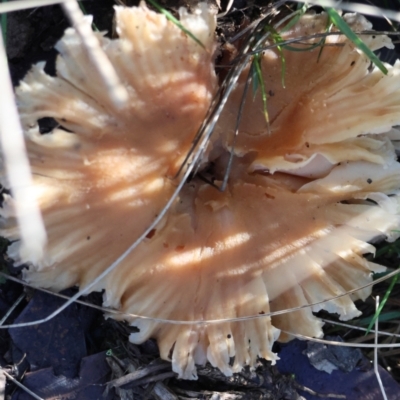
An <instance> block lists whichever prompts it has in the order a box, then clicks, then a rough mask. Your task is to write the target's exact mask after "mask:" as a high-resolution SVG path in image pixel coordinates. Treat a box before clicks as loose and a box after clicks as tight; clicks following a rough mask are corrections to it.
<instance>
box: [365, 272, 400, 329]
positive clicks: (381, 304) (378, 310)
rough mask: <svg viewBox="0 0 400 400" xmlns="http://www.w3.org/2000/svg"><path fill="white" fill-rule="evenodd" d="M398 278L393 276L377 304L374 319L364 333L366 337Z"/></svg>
mask: <svg viewBox="0 0 400 400" xmlns="http://www.w3.org/2000/svg"><path fill="white" fill-rule="evenodd" d="M398 278H399V275H395V276H394V277H393V278H392V281H391V282H390V285H389V287H388V289H387V290H386V293H385V296H384V297H383V299H382V301H381V303H380V304H379V307H378V309H377V310H376V311H375V315H374V317H373V318H372V320H371V322H370V323H369V325H368V328H367V331H366V332H365V334H366V335H368V333H369V332H370V331H371V329H372V327H373V326H374V324H375V321H376V320H377V319H378V318H379V315H380V313H381V311H382V309H383V307H384V306H385V304H386V302H387V299H388V298H389V296H390V293H391V292H392V289H393V287H394V285H395V284H396V282H397V279H398Z"/></svg>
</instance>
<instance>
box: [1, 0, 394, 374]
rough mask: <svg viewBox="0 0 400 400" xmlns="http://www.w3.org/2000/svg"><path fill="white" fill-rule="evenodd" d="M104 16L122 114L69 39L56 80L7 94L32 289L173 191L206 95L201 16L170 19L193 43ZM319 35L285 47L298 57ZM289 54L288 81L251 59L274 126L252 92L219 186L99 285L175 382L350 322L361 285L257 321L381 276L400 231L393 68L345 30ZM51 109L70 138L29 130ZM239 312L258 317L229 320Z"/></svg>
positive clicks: (117, 244) (67, 272) (166, 29)
mask: <svg viewBox="0 0 400 400" xmlns="http://www.w3.org/2000/svg"><path fill="white" fill-rule="evenodd" d="M116 16H117V27H118V28H117V31H118V34H119V39H117V40H108V39H105V38H104V37H102V36H101V35H98V38H99V40H100V41H101V44H102V47H103V48H104V50H105V52H106V53H107V55H108V56H109V58H110V60H111V62H112V63H113V65H114V67H115V69H116V71H117V73H118V75H119V77H120V79H121V81H122V82H123V83H124V84H125V85H126V87H127V89H128V93H129V95H130V103H129V109H128V110H122V111H121V110H116V109H115V108H114V107H113V105H112V104H111V103H110V101H109V99H108V98H107V96H106V94H105V93H103V92H102V91H100V90H99V87H101V85H99V84H98V81H97V79H98V78H97V77H96V76H92V73H91V71H87V70H86V69H85V63H84V61H85V56H84V53H83V51H82V50H81V47H80V44H79V40H78V38H77V36H76V35H75V32H74V31H73V30H72V29H70V30H68V31H67V32H66V35H65V37H64V38H63V39H62V40H61V42H60V43H59V44H58V45H57V48H58V50H59V51H60V53H61V56H60V57H59V59H58V62H57V73H58V76H57V77H49V76H47V75H46V74H45V73H44V72H43V66H42V65H38V66H35V67H34V68H33V70H32V71H31V72H30V73H29V74H28V76H27V77H26V78H25V80H24V81H23V82H22V83H21V86H20V87H19V89H18V99H19V106H20V111H21V119H22V122H23V124H24V126H25V129H26V141H27V147H28V150H29V156H30V160H31V163H32V170H33V174H34V181H35V188H36V189H37V193H38V198H39V201H40V205H41V209H42V213H43V217H44V221H45V224H46V228H47V230H48V236H49V243H48V246H47V257H46V259H45V260H43V262H41V263H37V264H34V265H32V263H31V265H29V269H28V270H26V271H25V272H24V276H25V279H27V280H28V281H30V282H32V283H33V284H35V285H37V286H43V287H49V288H53V289H56V290H60V289H63V288H66V287H68V286H71V285H75V284H77V285H80V286H81V287H82V286H85V285H87V284H88V283H89V282H90V281H91V280H93V279H94V278H95V277H96V276H97V275H98V274H99V273H100V272H102V271H103V270H104V269H105V268H107V267H108V266H109V265H110V264H111V263H112V262H113V261H114V260H115V259H117V258H118V256H119V255H120V254H121V253H122V252H123V251H125V250H126V248H128V247H129V246H130V244H131V243H132V242H133V241H134V240H136V238H137V237H138V236H139V235H140V234H141V233H142V232H143V231H144V229H145V228H146V227H147V226H148V225H149V224H150V222H151V221H152V220H153V219H154V217H155V216H156V215H157V214H158V213H159V212H160V210H161V209H162V206H163V205H164V204H165V203H166V201H167V199H168V198H169V196H171V193H172V191H173V190H174V180H173V179H172V177H173V176H174V174H175V173H176V171H177V170H178V168H179V165H180V163H181V162H182V160H183V158H184V157H185V155H186V153H187V151H188V149H189V147H190V144H191V141H192V140H193V138H194V136H195V134H196V131H197V129H198V128H199V126H200V125H201V123H202V120H203V118H204V116H205V114H206V111H207V108H208V106H209V105H210V102H211V98H212V95H213V93H214V92H215V89H216V78H215V75H214V72H213V63H212V60H213V50H214V28H215V21H214V18H213V16H212V15H211V14H210V12H209V11H208V10H207V7H206V6H205V5H200V7H199V9H198V10H197V11H196V12H195V13H194V14H193V15H189V14H187V13H186V12H184V11H182V12H181V22H182V23H183V25H184V26H185V27H186V28H187V29H189V30H190V31H192V32H193V33H194V34H195V36H196V37H197V38H198V39H200V40H201V41H202V43H203V44H204V45H205V48H202V47H201V46H199V45H198V43H196V42H195V41H194V40H193V39H191V38H189V37H188V36H186V35H185V34H184V33H183V32H182V31H180V30H179V28H177V27H176V26H175V25H173V24H172V23H171V22H168V21H167V19H166V18H165V17H164V16H161V15H157V14H155V13H153V12H150V11H149V10H147V8H146V7H145V6H140V7H138V8H132V9H124V8H118V7H117V8H116ZM326 18H327V17H326V16H325V15H323V14H321V15H306V16H304V17H302V18H301V19H300V21H299V23H298V24H297V25H296V26H295V27H294V28H292V30H290V31H288V32H285V33H283V34H282V37H283V38H292V37H296V36H307V35H311V34H314V33H321V32H324V31H325V27H326V25H327V19H326ZM346 18H347V21H348V22H349V23H350V25H352V26H353V28H354V29H356V30H363V29H369V28H370V25H369V24H368V23H367V21H366V20H365V19H364V18H362V17H360V16H355V15H348V16H346ZM363 39H364V40H365V42H366V43H367V45H368V46H369V47H370V48H371V49H373V50H375V49H379V48H380V47H382V46H388V47H390V46H391V42H390V40H389V39H388V38H387V37H386V36H376V37H372V36H363ZM316 40H317V39H304V41H303V43H302V44H298V45H294V46H297V47H300V48H302V49H303V50H304V49H305V48H307V47H310V45H312V44H314V43H315V42H316ZM283 52H284V56H285V59H286V73H285V78H284V79H285V88H283V87H282V80H281V60H280V54H279V52H278V51H275V50H267V51H266V52H265V54H264V56H263V58H262V69H263V74H264V78H265V86H266V88H267V92H268V93H269V95H270V97H269V100H268V111H269V115H270V132H269V130H268V129H267V127H266V123H265V120H264V113H263V109H262V102H261V100H260V99H259V98H258V97H256V98H255V100H253V94H249V97H248V99H247V102H246V107H245V110H244V113H243V118H242V124H241V126H240V133H239V136H238V138H237V141H236V146H235V147H234V149H233V151H234V152H235V156H234V158H233V159H234V162H233V165H232V169H231V171H230V178H229V181H228V185H227V188H226V190H225V191H224V192H219V191H217V190H216V189H215V188H214V187H212V186H211V185H210V184H208V183H205V182H204V181H202V180H200V179H199V178H198V177H194V178H193V179H192V180H191V181H190V182H188V183H186V185H185V186H184V188H183V190H182V191H181V193H180V195H179V198H178V201H176V202H175V203H174V204H173V205H172V207H171V209H170V210H169V212H168V214H167V215H166V216H165V217H164V219H163V221H162V223H161V224H160V225H159V226H157V227H156V229H155V230H153V231H152V232H151V235H148V237H147V238H146V240H144V241H143V242H142V243H141V244H140V245H139V246H138V247H137V248H136V249H135V251H133V252H132V253H131V254H130V255H129V257H127V258H125V259H124V260H123V261H122V262H121V263H120V265H119V266H118V268H116V269H115V270H113V271H112V272H111V273H110V274H109V275H108V276H107V277H106V278H105V279H103V280H102V281H101V282H100V284H98V285H97V286H96V288H95V289H97V290H101V289H105V295H104V304H105V305H107V306H108V307H114V308H116V309H118V310H121V311H123V312H125V313H128V314H135V315H144V316H146V317H150V319H140V318H136V317H134V316H131V317H126V316H125V317H120V318H125V319H128V322H129V323H130V324H131V325H133V326H136V327H137V328H138V332H137V333H133V334H132V335H131V337H130V339H131V340H132V341H133V342H135V343H141V342H143V341H144V340H146V339H148V338H150V337H153V338H156V339H157V341H158V344H159V347H160V352H161V357H162V358H164V359H171V360H172V366H173V369H174V371H176V372H177V373H178V374H179V376H180V377H181V378H185V379H195V378H196V376H197V375H196V364H204V363H205V362H206V361H207V360H208V361H210V362H211V364H212V365H214V366H216V367H218V368H219V369H220V370H221V371H222V372H223V373H224V374H226V375H228V376H229V375H231V374H232V373H233V372H237V371H240V370H241V369H242V368H243V367H244V366H246V365H248V366H250V367H254V366H255V365H256V361H257V357H264V358H266V359H269V360H271V361H274V360H276V358H277V356H276V355H275V354H274V353H273V352H272V350H271V348H272V345H273V343H274V341H275V340H288V339H290V333H300V334H303V335H309V336H321V335H322V331H321V326H322V322H321V321H320V320H319V319H318V318H317V317H316V316H314V315H313V313H312V312H313V311H318V310H320V309H325V310H328V311H330V312H333V313H337V314H339V316H340V318H341V319H343V320H347V319H350V318H353V317H355V316H357V315H359V314H360V312H359V311H358V310H357V309H356V307H355V305H354V303H353V301H354V300H356V299H365V298H366V297H367V296H368V295H369V294H370V289H369V288H364V289H362V290H360V291H358V292H356V293H354V294H352V295H351V296H350V295H347V296H344V297H339V298H336V299H334V300H332V301H330V302H326V303H322V304H319V305H315V306H313V307H312V308H303V309H301V310H298V311H296V312H292V313H287V314H280V315H274V316H272V318H271V317H270V316H269V315H265V316H263V315H264V314H268V313H270V312H271V311H273V312H276V311H283V310H285V309H287V308H291V307H298V306H306V305H308V304H312V303H316V302H319V301H323V300H327V299H331V298H333V297H335V296H338V295H342V294H345V293H346V292H347V291H349V290H353V289H356V288H357V287H360V286H362V285H365V284H368V283H370V282H371V273H372V272H373V271H382V270H383V269H384V268H383V267H382V266H379V265H376V264H374V263H372V262H369V261H367V260H366V259H364V258H363V254H365V253H373V252H374V247H373V246H372V245H371V244H370V243H371V241H373V240H376V239H377V238H385V237H386V238H388V239H389V240H394V239H395V238H396V237H397V236H398V230H399V227H400V212H399V191H400V165H399V164H398V163H397V161H396V148H395V147H398V145H397V144H396V143H398V141H399V139H400V135H399V132H398V131H396V130H395V129H392V127H393V126H394V125H396V124H399V123H400V102H399V100H400V79H399V78H398V76H397V75H398V73H399V68H400V65H399V64H396V65H395V66H394V67H391V66H387V67H388V69H389V74H388V75H387V76H384V75H383V74H382V73H381V72H380V71H379V70H377V69H372V70H371V66H370V62H369V60H368V59H367V58H366V56H365V55H364V54H362V53H361V52H360V51H358V50H357V49H355V47H354V46H353V45H352V44H351V43H350V42H349V41H348V40H347V39H345V38H344V37H343V36H340V35H337V36H332V37H331V36H330V37H328V38H327V40H326V42H325V45H324V47H323V50H322V52H321V47H320V46H317V47H316V48H315V49H308V50H307V51H304V52H293V51H290V50H287V49H283ZM245 79H246V73H243V76H241V77H240V79H239V83H238V85H237V87H236V89H235V90H234V92H233V94H232V97H231V98H230V99H229V101H228V103H227V105H226V109H225V111H224V112H223V114H222V116H221V118H220V121H219V123H218V126H217V130H216V136H215V137H214V138H213V146H214V151H213V152H211V153H208V154H212V160H209V161H212V166H213V167H212V168H211V167H210V166H207V167H208V172H209V171H210V169H213V171H212V173H213V175H214V178H215V179H216V181H218V180H221V179H223V173H224V171H225V166H226V163H227V160H228V158H229V155H228V150H229V149H230V148H231V144H232V136H233V127H234V124H235V121H236V114H237V112H238V106H239V102H240V96H241V93H242V91H243V85H244V82H245ZM49 116H50V117H53V118H55V119H56V120H57V121H58V122H59V123H60V125H61V126H62V127H64V128H67V129H68V130H70V131H72V133H71V132H67V131H66V130H62V129H61V128H58V129H55V130H54V131H53V132H51V133H50V134H46V135H40V134H39V130H38V126H37V120H38V119H40V118H42V117H49ZM206 161H207V160H206ZM206 164H207V163H206V162H204V165H206ZM2 213H3V216H4V217H5V218H4V219H3V221H2V224H3V228H2V230H1V233H2V234H3V235H5V236H6V237H8V238H9V239H11V240H13V241H14V242H13V244H12V245H11V246H10V249H9V254H10V255H11V256H12V257H13V258H14V259H15V260H16V261H17V262H19V263H24V262H27V263H28V264H29V263H30V262H32V260H30V259H29V257H25V258H23V257H21V255H20V254H19V247H18V246H19V245H18V243H19V242H18V235H19V234H18V227H17V226H16V222H15V219H14V218H13V210H12V197H11V196H7V195H6V196H5V201H4V206H3V210H2ZM113 317H115V318H119V317H118V316H115V315H113ZM245 317H256V318H250V319H247V320H232V319H237V318H239V319H240V318H245ZM151 318H153V319H151ZM154 319H158V320H154ZM160 320H161V321H160ZM167 320H173V321H175V322H176V321H178V322H179V321H181V322H182V321H184V322H187V323H186V324H185V323H175V324H174V323H168V322H167ZM210 320H213V321H214V322H210ZM215 320H223V321H222V322H215ZM203 321H209V322H208V323H203ZM280 330H283V331H285V332H280ZM286 332H289V333H286Z"/></svg>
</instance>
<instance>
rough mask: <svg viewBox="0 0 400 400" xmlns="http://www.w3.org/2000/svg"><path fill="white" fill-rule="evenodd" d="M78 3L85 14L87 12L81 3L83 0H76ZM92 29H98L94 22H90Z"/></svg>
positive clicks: (97, 30)
mask: <svg viewBox="0 0 400 400" xmlns="http://www.w3.org/2000/svg"><path fill="white" fill-rule="evenodd" d="M78 4H79V8H80V9H81V10H82V12H83V14H84V15H87V14H88V13H87V11H86V8H85V6H84V5H83V2H82V1H78ZM92 29H93V30H94V31H96V32H99V29H98V28H97V26H96V24H95V23H94V22H92Z"/></svg>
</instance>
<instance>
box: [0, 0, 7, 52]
mask: <svg viewBox="0 0 400 400" xmlns="http://www.w3.org/2000/svg"><path fill="white" fill-rule="evenodd" d="M1 2H2V3H7V0H2V1H1ZM0 24H1V33H2V35H3V41H4V48H5V49H7V13H3V14H1V18H0Z"/></svg>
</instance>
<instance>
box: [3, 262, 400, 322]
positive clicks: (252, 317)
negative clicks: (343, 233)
mask: <svg viewBox="0 0 400 400" xmlns="http://www.w3.org/2000/svg"><path fill="white" fill-rule="evenodd" d="M397 274H400V269H398V270H395V271H392V272H391V273H389V274H387V275H385V276H383V277H381V278H379V279H376V280H375V281H373V282H370V283H368V284H366V285H363V286H360V287H358V288H355V289H352V290H349V291H347V292H346V293H342V294H339V295H337V296H334V297H331V298H329V299H325V300H321V301H318V302H315V303H310V304H305V305H302V306H298V307H293V308H287V309H285V310H279V311H271V312H266V313H264V314H256V315H248V316H245V317H234V318H221V319H208V320H192V321H185V320H175V319H164V318H155V317H149V316H146V315H140V314H130V313H125V312H122V311H118V310H115V309H112V308H107V307H101V306H96V305H94V304H90V303H87V302H84V301H82V300H77V297H76V296H77V295H78V294H79V293H80V292H78V293H77V294H75V295H74V296H72V297H68V296H65V295H62V294H60V293H55V292H52V291H51V290H48V289H43V288H35V287H34V286H33V285H29V284H27V283H26V282H24V281H22V280H20V279H17V278H14V277H10V276H9V275H7V274H5V273H3V272H0V275H2V276H4V277H5V278H7V279H10V280H13V281H15V282H18V283H21V284H23V285H26V286H29V287H32V288H35V289H38V290H41V291H43V292H45V293H49V294H53V295H54V296H57V297H61V298H64V299H68V301H67V302H66V303H65V304H68V306H69V305H70V304H72V303H73V302H76V303H79V304H83V305H86V306H88V307H92V308H96V309H98V310H101V311H103V312H107V313H109V314H113V315H120V316H124V317H130V318H136V319H142V320H148V321H153V322H159V323H166V324H173V325H211V324H220V323H226V322H240V321H249V320H255V319H261V318H265V317H271V316H274V315H282V314H288V313H291V312H296V311H299V310H303V309H306V308H310V307H314V306H317V305H320V304H324V303H328V302H330V301H332V300H336V299H338V298H341V297H344V296H348V295H350V294H352V293H355V292H357V291H359V290H362V289H365V288H367V287H369V286H372V285H375V284H377V283H380V282H383V281H385V280H386V279H389V278H391V277H393V276H395V275H397ZM65 304H63V305H62V306H61V307H63V310H64V309H65V308H66V307H68V306H66V305H65ZM61 307H60V308H61ZM61 311H62V310H61ZM61 311H59V309H57V310H56V311H54V312H53V314H55V315H57V314H58V313H60V312H61ZM53 314H51V315H53ZM50 319H51V318H50V316H48V317H46V318H44V319H42V320H37V321H30V322H23V323H20V324H10V325H3V326H0V328H4V329H5V328H21V327H23V326H31V325H35V324H38V323H43V322H47V321H48V320H50Z"/></svg>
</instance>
